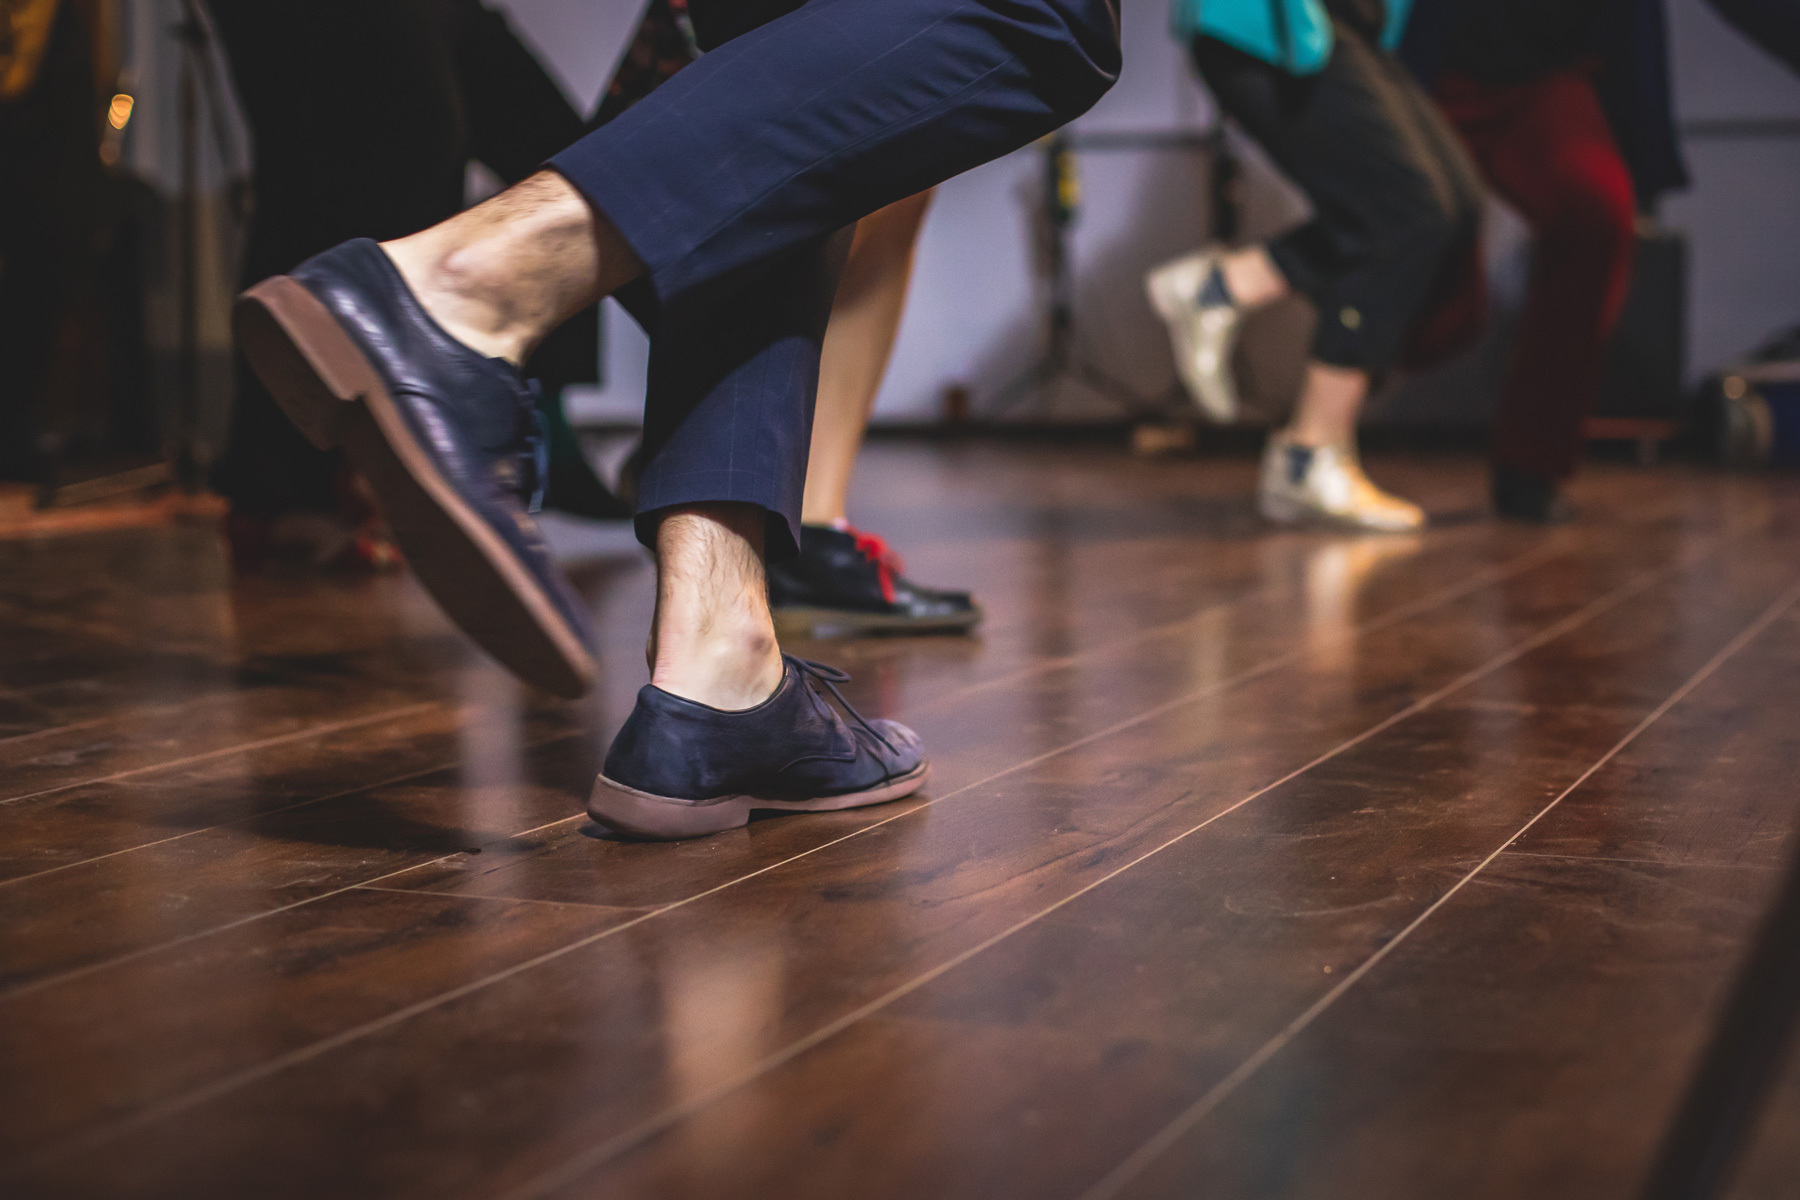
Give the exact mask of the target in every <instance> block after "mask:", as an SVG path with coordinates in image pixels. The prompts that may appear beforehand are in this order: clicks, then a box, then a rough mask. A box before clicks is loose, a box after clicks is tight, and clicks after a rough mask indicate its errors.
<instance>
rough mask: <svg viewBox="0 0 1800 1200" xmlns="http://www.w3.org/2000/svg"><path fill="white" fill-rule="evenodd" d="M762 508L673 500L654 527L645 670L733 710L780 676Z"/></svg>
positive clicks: (760, 697) (669, 687) (675, 688)
mask: <svg viewBox="0 0 1800 1200" xmlns="http://www.w3.org/2000/svg"><path fill="white" fill-rule="evenodd" d="M766 520H767V518H766V516H765V514H764V512H763V510H762V509H761V508H759V507H757V506H756V505H753V504H724V503H721V504H696V505H692V506H689V507H685V508H678V509H675V510H673V511H671V512H670V514H669V515H668V516H667V517H665V518H664V519H663V522H662V524H661V525H659V526H657V530H656V563H657V581H656V618H655V623H654V627H653V629H652V630H651V634H650V648H649V657H650V670H651V679H650V681H651V682H652V683H654V684H655V685H656V686H657V687H659V688H662V689H663V690H664V691H666V692H673V693H674V694H675V695H677V696H682V697H685V698H686V699H689V700H695V701H698V702H699V703H701V704H707V705H711V706H712V707H713V708H722V709H726V710H728V711H737V710H741V709H746V708H753V707H755V706H756V705H758V704H760V703H762V702H763V701H764V700H766V699H768V698H769V696H770V695H771V694H772V693H773V692H774V691H775V689H776V687H777V686H779V685H780V683H781V677H782V665H781V651H780V648H779V647H778V646H777V644H776V641H775V623H774V621H773V619H772V618H771V617H770V616H769V592H768V584H767V582H766V580H765V579H764V576H763V528H764V523H765V521H766Z"/></svg>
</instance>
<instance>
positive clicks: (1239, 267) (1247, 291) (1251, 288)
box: [1219, 246, 1289, 308]
mask: <svg viewBox="0 0 1800 1200" xmlns="http://www.w3.org/2000/svg"><path fill="white" fill-rule="evenodd" d="M1219 272H1220V274H1222V275H1224V277H1225V290H1226V291H1228V292H1230V293H1231V298H1232V299H1233V300H1234V301H1236V303H1237V305H1238V306H1239V307H1240V308H1261V307H1262V306H1263V305H1265V304H1272V303H1274V302H1275V301H1276V300H1279V299H1281V297H1283V296H1285V295H1287V293H1288V290H1289V288H1288V281H1287V276H1285V275H1283V274H1282V273H1281V268H1280V267H1277V266H1276V265H1275V260H1274V259H1272V258H1270V257H1269V252H1268V251H1267V250H1265V249H1263V248H1262V247H1261V246H1246V247H1245V248H1244V249H1242V250H1233V251H1232V252H1231V253H1229V254H1227V255H1225V257H1224V258H1223V259H1221V260H1220V262H1219Z"/></svg>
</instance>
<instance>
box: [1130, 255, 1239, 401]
mask: <svg viewBox="0 0 1800 1200" xmlns="http://www.w3.org/2000/svg"><path fill="white" fill-rule="evenodd" d="M1224 254H1225V249H1224V247H1222V246H1209V247H1207V248H1206V249H1204V250H1196V251H1195V252H1194V253H1192V254H1188V255H1184V256H1183V257H1181V258H1177V259H1174V260H1173V261H1170V262H1166V263H1164V264H1163V265H1162V266H1160V267H1157V268H1155V269H1154V270H1152V271H1151V272H1150V273H1149V274H1147V275H1145V276H1144V291H1145V292H1146V293H1148V294H1149V297H1150V307H1152V308H1154V309H1155V310H1156V315H1157V316H1159V317H1161V318H1162V319H1163V324H1165V325H1167V326H1168V327H1169V343H1170V345H1171V347H1172V348H1173V349H1174V351H1175V370H1176V372H1177V373H1178V374H1179V375H1180V376H1181V383H1182V386H1183V387H1185V388H1186V389H1187V392H1188V395H1189V396H1191V397H1193V400H1194V403H1195V405H1196V406H1198V407H1199V409H1200V411H1201V412H1202V413H1204V414H1205V415H1206V417H1207V418H1208V419H1209V420H1212V421H1216V422H1218V423H1219V424H1221V425H1224V424H1228V423H1230V422H1232V421H1235V420H1237V415H1238V395H1237V383H1236V381H1235V380H1233V379H1232V377H1231V350H1232V347H1233V346H1234V345H1235V344H1236V342H1237V332H1238V326H1239V324H1241V323H1242V321H1243V310H1242V309H1241V308H1239V307H1238V305H1237V304H1235V303H1233V301H1232V299H1231V295H1230V293H1229V292H1226V291H1224V290H1223V288H1222V287H1221V286H1219V285H1216V284H1215V285H1214V288H1213V291H1212V294H1208V289H1207V283H1208V281H1209V280H1210V279H1211V278H1212V273H1213V271H1214V269H1215V268H1216V267H1217V266H1218V265H1219V260H1220V259H1221V258H1222V257H1223V256H1224Z"/></svg>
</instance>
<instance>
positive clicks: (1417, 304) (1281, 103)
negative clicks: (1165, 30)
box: [1192, 22, 1482, 374]
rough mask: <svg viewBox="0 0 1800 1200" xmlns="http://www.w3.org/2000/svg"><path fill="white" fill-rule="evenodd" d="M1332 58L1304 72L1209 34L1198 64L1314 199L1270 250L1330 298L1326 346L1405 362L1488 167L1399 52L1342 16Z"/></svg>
mask: <svg viewBox="0 0 1800 1200" xmlns="http://www.w3.org/2000/svg"><path fill="white" fill-rule="evenodd" d="M1335 32H1336V35H1337V36H1336V44H1335V46H1334V48H1333V50H1332V54H1331V58H1330V60H1329V61H1328V62H1327V63H1326V65H1325V68H1324V69H1323V70H1322V71H1320V72H1318V73H1317V74H1314V75H1305V76H1298V75H1292V74H1290V73H1288V72H1286V71H1283V70H1281V69H1280V68H1279V67H1274V66H1271V65H1270V64H1268V63H1265V62H1263V61H1262V60H1261V59H1257V58H1252V57H1251V56H1250V55H1248V54H1245V53H1243V52H1242V51H1239V50H1237V49H1234V48H1233V47H1231V46H1228V45H1226V44H1225V43H1223V42H1219V41H1215V40H1213V39H1211V38H1199V39H1197V40H1196V41H1195V42H1194V44H1193V47H1192V52H1193V58H1194V65H1195V66H1196V67H1197V68H1198V69H1199V71H1200V75H1201V77H1202V78H1203V79H1205V80H1206V85H1207V87H1209V88H1210V89H1211V90H1212V93H1213V95H1214V96H1215V97H1216V98H1217V99H1218V102H1219V106H1220V107H1221V108H1222V109H1223V110H1224V111H1225V113H1226V114H1227V115H1229V116H1230V117H1232V118H1233V119H1234V120H1236V121H1237V123H1238V125H1239V126H1240V127H1242V129H1243V130H1244V132H1245V133H1247V134H1249V135H1250V136H1251V137H1252V138H1254V139H1255V140H1256V141H1257V142H1258V143H1259V144H1260V145H1261V146H1262V148H1263V149H1264V150H1265V151H1267V152H1268V155H1269V157H1270V158H1272V159H1274V160H1275V163H1276V165H1277V166H1279V167H1280V168H1281V169H1282V171H1283V172H1284V173H1285V174H1286V175H1287V176H1288V178H1289V179H1291V180H1293V182H1294V183H1295V184H1296V185H1297V186H1298V187H1299V188H1300V190H1301V191H1303V192H1305V193H1306V196H1307V199H1309V200H1310V201H1311V202H1312V206H1313V217H1312V219H1311V220H1310V221H1308V222H1307V223H1306V224H1304V225H1301V226H1299V227H1298V228H1296V229H1292V230H1289V231H1288V232H1286V233H1284V234H1282V235H1281V236H1279V237H1277V238H1275V239H1274V240H1273V241H1271V242H1270V243H1269V246H1268V250H1269V257H1270V258H1272V259H1273V260H1274V261H1275V265H1276V266H1277V267H1279V268H1280V269H1281V272H1282V274H1283V275H1285V276H1286V277H1287V280H1288V282H1289V283H1290V284H1292V285H1293V287H1294V288H1295V290H1297V291H1299V292H1301V293H1302V294H1304V295H1305V296H1307V297H1308V298H1309V299H1311V300H1312V302H1313V303H1314V305H1316V306H1317V308H1318V310H1319V324H1318V331H1317V333H1315V335H1314V338H1313V356H1314V357H1315V358H1317V359H1318V360H1319V361H1320V362H1324V363H1329V364H1331V365H1332V366H1338V367H1356V368H1361V369H1363V370H1366V371H1369V372H1371V373H1377V374H1378V373H1380V372H1382V371H1385V370H1386V369H1388V368H1389V367H1391V366H1393V365H1394V362H1395V360H1396V359H1397V358H1398V357H1399V354H1400V351H1401V348H1402V346H1403V345H1404V344H1405V341H1406V336H1407V332H1408V330H1409V328H1410V326H1411V324H1412V321H1413V318H1414V316H1415V315H1416V314H1417V313H1418V311H1419V309H1420V308H1421V306H1422V305H1423V304H1424V302H1425V300H1426V298H1427V297H1428V296H1429V295H1430V294H1431V292H1432V289H1433V287H1434V285H1436V284H1437V283H1438V282H1439V280H1440V278H1441V275H1442V273H1443V268H1444V266H1445V264H1446V263H1447V262H1449V261H1452V260H1451V259H1450V258H1449V256H1450V255H1451V254H1452V253H1454V252H1456V251H1458V250H1460V249H1461V247H1462V246H1463V245H1464V244H1465V243H1466V239H1469V238H1472V237H1474V236H1475V233H1476V230H1477V228H1478V226H1479V221H1480V212H1481V198H1482V184H1481V176H1480V174H1479V172H1478V171H1477V169H1476V167H1475V165H1474V163H1473V162H1471V161H1470V159H1469V156H1468V153H1467V151H1465V150H1464V149H1463V145H1462V141H1461V139H1459V138H1458V137H1457V135H1456V131H1455V130H1454V129H1452V128H1451V127H1450V125H1449V122H1448V121H1447V120H1445V118H1444V116H1443V114H1442V113H1440V112H1439V111H1438V108H1437V106H1436V105H1435V104H1433V103H1432V101H1431V99H1430V97H1428V96H1426V95H1425V93H1424V92H1423V91H1422V90H1421V89H1420V87H1419V85H1418V84H1417V83H1416V82H1414V80H1413V78H1412V76H1411V75H1410V74H1409V73H1408V72H1407V70H1406V68H1405V67H1404V66H1402V65H1401V64H1400V62H1399V60H1398V59H1396V58H1395V57H1394V56H1393V55H1391V54H1388V53H1387V52H1386V51H1384V50H1382V49H1380V48H1379V47H1377V46H1374V45H1371V44H1370V42H1369V41H1368V40H1367V39H1366V38H1364V37H1363V36H1362V35H1361V34H1359V33H1357V32H1356V31H1355V30H1353V29H1349V28H1347V27H1346V26H1344V25H1343V23H1342V22H1337V23H1335Z"/></svg>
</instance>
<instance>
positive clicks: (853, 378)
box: [593, 0, 981, 633]
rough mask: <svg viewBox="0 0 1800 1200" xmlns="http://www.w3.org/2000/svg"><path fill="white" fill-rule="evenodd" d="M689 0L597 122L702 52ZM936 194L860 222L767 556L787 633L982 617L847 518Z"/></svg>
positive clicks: (615, 84) (927, 627)
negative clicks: (797, 516) (798, 503)
mask: <svg viewBox="0 0 1800 1200" xmlns="http://www.w3.org/2000/svg"><path fill="white" fill-rule="evenodd" d="M698 53H699V51H698V49H697V48H696V46H695V45H694V41H693V28H692V25H691V23H690V22H689V21H688V19H687V4H686V0H652V3H651V4H650V6H649V8H648V9H647V11H646V12H645V14H644V19H643V21H642V22H641V23H640V25H639V27H638V31H637V33H636V35H635V36H634V37H633V39H632V41H631V43H630V45H629V46H628V47H627V48H626V51H625V55H624V58H623V59H622V60H621V62H620V64H619V69H618V71H617V72H616V73H615V75H614V77H613V79H612V81H611V83H610V84H609V85H608V87H607V90H606V94H605V96H604V97H603V98H602V100H601V104H600V108H599V110H598V112H596V113H595V116H594V122H593V124H594V125H595V126H599V125H603V124H605V123H606V122H607V121H610V120H612V119H613V118H614V117H616V116H618V115H619V114H620V113H622V112H624V111H625V110H626V109H628V108H630V107H631V106H632V105H633V104H635V103H636V102H637V101H639V100H641V99H643V98H644V97H645V96H647V95H649V94H650V93H651V92H652V91H654V90H655V89H656V88H657V87H659V86H660V85H661V84H663V83H664V82H666V81H667V80H669V79H670V78H671V77H673V76H674V74H675V73H676V72H677V71H679V70H681V68H683V67H685V66H687V65H688V64H689V63H691V62H693V61H694V59H695V57H697V55H698ZM930 202H931V193H930V192H922V193H920V194H919V195H917V196H911V197H908V198H907V199H905V200H900V201H896V202H895V203H893V204H890V205H888V206H887V207H886V208H883V209H880V210H878V211H876V212H873V213H871V214H869V215H868V216H866V217H864V218H863V219H862V220H860V221H858V222H857V223H856V233H855V236H854V239H853V240H852V242H851V245H850V254H849V257H848V259H847V260H846V261H845V264H844V272H843V275H842V277H841V278H840V280H839V282H838V288H837V294H836V297H835V299H834V300H833V303H832V309H831V320H830V323H829V324H828V325H827V326H826V330H825V341H824V344H823V347H822V349H821V351H820V357H819V390H818V400H817V403H816V404H815V406H814V409H813V432H812V447H811V452H810V453H809V455H808V457H807V466H806V495H805V499H804V501H803V504H802V510H801V522H802V524H801V530H800V553H799V555H798V556H797V557H795V558H793V559H789V560H786V561H782V562H772V563H770V564H769V566H768V576H769V603H770V606H771V607H772V608H773V609H774V611H775V618H776V623H777V626H778V627H779V628H780V629H782V631H783V632H793V633H802V632H805V631H807V630H811V629H821V628H829V629H833V630H848V631H853V632H881V633H963V632H967V631H968V630H970V629H972V628H974V627H975V625H976V624H978V623H979V622H980V620H981V608H980V606H979V605H977V604H976V603H975V602H974V600H973V598H972V597H971V596H970V595H969V593H967V592H958V591H945V590H942V589H938V588H929V587H925V586H924V585H922V584H918V583H915V582H913V581H912V580H910V579H908V578H906V576H905V574H904V567H903V565H902V563H901V560H900V558H899V556H898V555H896V554H895V553H894V552H893V551H892V550H891V549H890V548H889V547H888V545H887V543H886V542H885V541H884V540H883V539H882V538H880V537H879V536H877V535H875V534H871V533H866V532H864V531H862V530H860V529H857V528H856V527H854V526H853V525H851V524H850V521H849V518H848V515H847V511H846V510H847V506H848V501H849V493H850V480H851V477H852V475H853V474H854V473H855V469H856V459H857V455H858V453H859V452H860V451H861V449H862V443H863V435H864V434H865V433H866V432H867V430H868V425H869V415H870V413H871V412H872V411H873V409H874V406H875V396H876V393H877V392H878V391H880V389H881V380H882V376H883V375H885V374H886V372H887V365H888V359H889V358H890V356H891V355H892V352H893V348H894V338H895V336H896V335H897V334H898V333H899V330H900V319H901V317H902V316H903V315H904V314H905V311H906V296H907V290H908V286H909V284H910V283H911V279H912V266H913V251H914V249H915V247H916V246H917V244H918V237H919V229H920V226H921V225H922V224H923V222H924V220H925V211H926V208H927V207H928V206H929V205H930Z"/></svg>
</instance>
